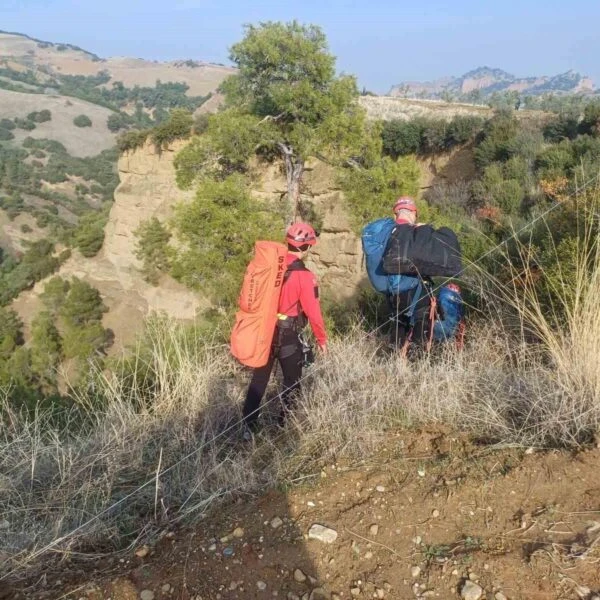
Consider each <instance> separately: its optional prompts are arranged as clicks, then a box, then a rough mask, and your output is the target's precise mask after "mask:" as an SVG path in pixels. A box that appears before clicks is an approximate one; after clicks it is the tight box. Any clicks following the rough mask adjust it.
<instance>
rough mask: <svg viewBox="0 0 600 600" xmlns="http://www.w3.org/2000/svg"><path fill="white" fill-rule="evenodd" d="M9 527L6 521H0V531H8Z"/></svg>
mask: <svg viewBox="0 0 600 600" xmlns="http://www.w3.org/2000/svg"><path fill="white" fill-rule="evenodd" d="M9 527H10V523H9V522H8V521H7V520H6V519H2V520H1V521H0V529H8V528H9Z"/></svg>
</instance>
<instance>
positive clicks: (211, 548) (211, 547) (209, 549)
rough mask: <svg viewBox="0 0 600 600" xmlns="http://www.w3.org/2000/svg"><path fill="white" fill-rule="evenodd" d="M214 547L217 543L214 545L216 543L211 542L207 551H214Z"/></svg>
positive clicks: (215, 547)
mask: <svg viewBox="0 0 600 600" xmlns="http://www.w3.org/2000/svg"><path fill="white" fill-rule="evenodd" d="M216 549H217V545H216V544H211V545H210V546H209V547H208V551H209V552H214V551H215V550H216Z"/></svg>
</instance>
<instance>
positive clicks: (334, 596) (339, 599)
mask: <svg viewBox="0 0 600 600" xmlns="http://www.w3.org/2000/svg"><path fill="white" fill-rule="evenodd" d="M331 600H342V597H341V596H340V595H339V594H335V593H333V594H331Z"/></svg>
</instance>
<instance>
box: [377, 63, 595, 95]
mask: <svg viewBox="0 0 600 600" xmlns="http://www.w3.org/2000/svg"><path fill="white" fill-rule="evenodd" d="M594 91H595V88H594V83H593V81H592V80H591V79H590V78H589V77H588V76H586V75H581V74H580V73H577V72H576V71H566V72H565V73H560V74H558V75H553V76H546V75H542V76H533V77H521V78H518V77H515V76H514V75H512V74H511V73H508V72H506V71H504V70H502V69H496V68H492V67H478V68H477V69H473V70H472V71H469V72H468V73H465V74H464V75H462V76H460V77H442V78H440V79H436V80H434V81H424V82H418V81H405V82H402V83H399V84H396V85H394V86H392V88H391V90H390V92H389V95H390V96H402V97H406V98H431V99H449V98H452V99H455V100H466V101H468V100H478V99H483V98H486V97H488V96H491V95H492V94H494V93H503V92H517V93H519V94H521V95H530V96H539V95H541V94H546V93H555V94H590V93H594Z"/></svg>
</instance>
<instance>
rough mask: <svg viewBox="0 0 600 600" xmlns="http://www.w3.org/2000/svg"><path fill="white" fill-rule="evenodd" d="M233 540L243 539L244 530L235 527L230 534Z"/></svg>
mask: <svg viewBox="0 0 600 600" xmlns="http://www.w3.org/2000/svg"><path fill="white" fill-rule="evenodd" d="M231 535H232V536H233V537H234V538H242V537H244V529H243V528H242V527H236V528H235V529H234V530H233V532H232V534H231Z"/></svg>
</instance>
